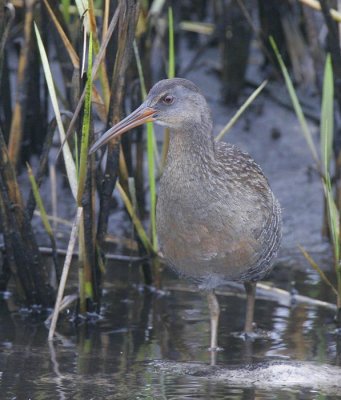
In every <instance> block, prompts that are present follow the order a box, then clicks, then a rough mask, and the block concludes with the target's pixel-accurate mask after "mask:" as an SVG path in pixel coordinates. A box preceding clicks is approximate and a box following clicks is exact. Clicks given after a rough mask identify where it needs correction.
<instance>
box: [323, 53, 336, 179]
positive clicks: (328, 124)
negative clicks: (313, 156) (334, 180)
mask: <svg viewBox="0 0 341 400" xmlns="http://www.w3.org/2000/svg"><path fill="white" fill-rule="evenodd" d="M320 132H321V156H322V167H323V172H324V175H325V176H327V174H328V173H329V165H330V160H331V155H332V146H333V133H334V80H333V69H332V62H331V57H330V54H328V55H327V59H326V64H325V68H324V79H323V90H322V106H321V126H320Z"/></svg>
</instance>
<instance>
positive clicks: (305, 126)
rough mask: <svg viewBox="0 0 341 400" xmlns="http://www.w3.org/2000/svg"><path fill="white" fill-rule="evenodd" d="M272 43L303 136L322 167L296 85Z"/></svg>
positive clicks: (273, 42) (272, 42)
mask: <svg viewBox="0 0 341 400" xmlns="http://www.w3.org/2000/svg"><path fill="white" fill-rule="evenodd" d="M270 43H271V46H272V48H273V50H274V52H275V55H276V57H277V61H278V63H279V66H280V68H281V71H282V74H283V77H284V80H285V83H286V86H287V89H288V92H289V95H290V98H291V102H292V105H293V107H294V110H295V113H296V115H297V118H298V120H299V123H300V125H301V129H302V132H303V135H304V137H305V140H306V142H307V144H308V147H309V150H310V152H311V154H312V156H313V158H314V160H315V162H316V164H317V165H318V166H320V160H319V157H318V155H317V151H316V147H315V144H314V141H313V137H312V134H311V132H310V129H309V127H308V124H307V121H306V119H305V117H304V114H303V111H302V107H301V105H300V103H299V100H298V97H297V94H296V91H295V88H294V85H293V83H292V81H291V78H290V76H289V73H288V70H287V68H286V66H285V64H284V61H283V59H282V56H281V55H280V53H279V50H278V48H277V45H276V43H275V41H274V39H273V38H272V37H270Z"/></svg>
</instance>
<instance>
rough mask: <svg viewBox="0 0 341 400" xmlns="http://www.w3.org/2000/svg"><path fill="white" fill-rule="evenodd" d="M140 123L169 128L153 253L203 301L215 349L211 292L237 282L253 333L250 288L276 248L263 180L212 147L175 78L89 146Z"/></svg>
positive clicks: (273, 206)
mask: <svg viewBox="0 0 341 400" xmlns="http://www.w3.org/2000/svg"><path fill="white" fill-rule="evenodd" d="M146 122H155V123H157V124H159V125H161V126H164V127H167V128H169V129H170V143H169V148H168V154H167V160H166V164H165V167H164V170H163V173H162V176H161V178H160V182H159V191H158V199H157V206H156V229H157V236H158V243H159V251H160V253H161V254H162V257H163V258H164V259H165V261H166V263H167V264H168V265H169V266H170V267H171V268H172V269H174V270H175V271H176V272H177V273H178V274H179V275H180V276H181V277H182V276H183V277H185V278H188V279H190V280H191V281H192V282H193V283H195V284H196V285H197V287H198V290H200V291H203V292H204V293H206V295H207V300H208V306H209V312H210V326H211V329H210V331H211V340H210V348H209V349H210V350H211V352H216V351H217V350H219V346H218V323H219V315H220V307H219V302H218V300H217V297H216V294H215V290H216V288H217V287H219V286H221V285H223V284H225V283H227V282H229V281H237V282H241V283H243V284H244V287H245V290H246V298H247V299H246V316H245V324H244V332H245V334H246V335H250V334H251V333H252V332H253V318H254V306H255V293H256V284H257V282H258V281H259V280H261V279H263V278H264V277H265V276H266V275H267V274H268V273H269V271H270V270H271V269H272V266H273V261H274V259H275V256H276V254H277V252H278V250H279V247H280V243H281V236H282V235H281V232H282V218H281V207H280V204H279V202H278V200H277V199H276V197H275V196H274V194H273V192H272V190H271V188H270V186H269V183H268V180H267V178H266V177H265V175H264V174H263V172H262V170H261V168H260V167H259V166H258V164H257V163H256V162H255V161H254V160H253V159H252V158H251V156H250V155H249V154H248V153H246V152H244V151H242V150H240V149H239V148H238V147H237V146H235V145H233V144H229V143H226V142H223V141H219V142H218V141H215V140H214V136H213V122H212V117H211V112H210V108H209V106H208V104H207V102H206V99H205V97H204V95H203V94H202V92H201V90H200V89H199V88H198V87H197V86H196V85H195V84H194V83H193V82H191V81H189V80H187V79H183V78H172V79H163V80H161V81H159V82H157V83H156V84H155V85H154V86H153V87H152V88H151V90H150V92H149V93H148V95H147V97H146V99H145V101H144V102H143V103H142V104H141V105H140V107H138V108H137V109H136V110H135V111H133V112H132V113H131V114H130V115H128V116H127V117H126V118H124V119H123V120H122V121H121V122H119V123H118V124H117V125H115V126H113V127H111V128H110V129H109V130H108V131H107V132H105V133H104V134H103V135H102V136H101V137H100V138H99V139H98V140H97V141H96V142H95V143H94V144H93V145H92V146H91V148H90V151H89V153H90V154H91V153H94V152H95V151H96V150H97V149H99V148H100V147H101V146H103V145H104V144H106V143H107V142H108V141H110V140H111V139H112V138H114V137H120V135H122V134H123V133H125V132H127V131H129V130H131V129H132V128H134V127H136V126H139V125H142V124H144V123H146Z"/></svg>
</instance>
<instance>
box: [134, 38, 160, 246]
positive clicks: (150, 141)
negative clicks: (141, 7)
mask: <svg viewBox="0 0 341 400" xmlns="http://www.w3.org/2000/svg"><path fill="white" fill-rule="evenodd" d="M133 47H134V53H135V59H136V64H137V70H138V73H139V78H140V84H141V92H142V96H143V98H145V97H146V96H147V91H146V86H145V81H144V76H143V70H142V64H141V58H140V55H139V51H138V47H137V44H136V42H135V41H134V44H133ZM147 158H148V179H149V195H150V226H151V234H152V248H153V250H154V251H156V250H157V245H158V244H157V235H156V182H155V158H157V159H158V153H157V146H156V140H155V134H154V128H153V124H152V123H147ZM141 228H142V229H143V227H142V225H141ZM140 237H141V236H140Z"/></svg>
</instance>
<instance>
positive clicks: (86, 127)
mask: <svg viewBox="0 0 341 400" xmlns="http://www.w3.org/2000/svg"><path fill="white" fill-rule="evenodd" d="M91 93H92V34H91V33H90V35H89V49H88V70H87V81H86V88H85V100H84V114H83V124H82V139H81V152H80V159H79V179H78V194H77V199H78V206H80V205H81V201H82V196H83V191H84V186H85V180H86V174H87V163H88V147H89V133H90V126H91Z"/></svg>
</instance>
